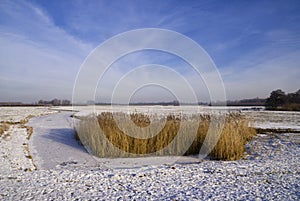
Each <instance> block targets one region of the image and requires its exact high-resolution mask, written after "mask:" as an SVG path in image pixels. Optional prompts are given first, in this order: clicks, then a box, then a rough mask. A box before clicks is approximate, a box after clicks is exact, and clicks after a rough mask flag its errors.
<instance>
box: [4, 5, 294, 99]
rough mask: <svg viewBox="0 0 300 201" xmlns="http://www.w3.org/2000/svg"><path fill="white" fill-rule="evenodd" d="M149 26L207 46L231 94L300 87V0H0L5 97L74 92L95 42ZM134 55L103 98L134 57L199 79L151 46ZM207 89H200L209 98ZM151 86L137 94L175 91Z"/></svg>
mask: <svg viewBox="0 0 300 201" xmlns="http://www.w3.org/2000/svg"><path fill="white" fill-rule="evenodd" d="M149 27H151V28H163V29H170V30H173V31H176V32H179V33H181V34H184V35H186V36H188V37H190V38H191V39H193V40H194V41H196V42H197V43H198V44H199V45H201V46H202V47H203V48H204V49H205V50H206V51H207V53H208V54H209V55H210V56H211V58H212V59H213V61H214V62H215V64H216V66H217V68H218V70H219V71H220V74H221V76H222V79H223V81H224V84H225V90H226V94H227V98H228V99H230V100H235V99H242V98H254V97H261V98H265V97H267V96H269V93H270V92H271V91H272V90H274V89H277V88H280V89H282V90H284V91H286V92H294V91H296V90H298V89H299V88H300V79H299V78H300V1H299V0H295V1H290V0H283V1H276V0H275V1H261V0H258V1H243V0H241V1H240V0H238V1H206V0H205V1H201V0H196V1H189V0H187V1H181V0H178V1H176V0H164V1H159V0H153V1H148V0H145V1H142V0H141V1H140V0H136V1H131V0H124V1H122V0H115V1H110V0H106V1H101V0H99V1H98V0H97V1H77V0H64V1H60V0H51V1H44V0H40V1H37V0H36V1H17V0H14V1H11V0H1V1H0V101H23V102H29V103H30V102H35V101H38V100H39V99H44V100H48V99H53V98H60V99H71V97H72V89H73V85H74V81H75V78H76V75H77V72H78V70H79V67H80V65H81V63H82V62H83V61H84V59H85V58H86V57H87V56H88V54H89V53H90V52H91V51H92V50H93V49H94V48H95V47H97V46H98V45H99V44H101V43H102V42H104V41H105V40H107V39H109V38H110V37H113V36H114V35H116V34H119V33H122V32H124V31H129V30H132V29H139V28H149ZM128 58H129V59H127V60H126V59H125V60H124V61H123V63H122V62H119V64H116V65H115V66H113V67H112V68H111V70H110V71H109V72H108V74H107V77H106V80H105V79H104V80H103V83H102V84H103V85H102V88H103V89H104V90H102V91H101V90H100V91H99V92H98V93H99V94H98V95H97V97H99V99H101V100H100V101H106V100H109V97H107V96H109V92H108V91H110V90H111V89H112V87H113V83H112V81H117V80H118V79H120V76H122V75H124V74H125V73H126V72H128V70H130V67H129V66H130V65H131V66H132V67H134V66H137V64H135V63H134V62H133V61H136V62H137V63H138V64H139V65H141V64H143V63H145V64H147V63H149V62H150V63H158V64H159V63H160V62H161V63H162V64H164V65H169V66H174V69H175V70H177V71H178V72H179V73H181V74H182V75H183V76H186V78H187V79H188V80H189V81H190V82H191V83H192V85H193V82H194V81H193V79H196V78H194V77H193V76H192V75H191V71H189V70H186V69H187V68H188V67H187V66H185V64H182V65H181V63H180V60H178V59H176V58H171V57H170V55H165V54H161V55H160V54H158V53H157V52H148V53H147V52H146V53H141V54H139V53H137V54H133V55H129V57H128ZM130 58H131V59H130ZM128 61H131V63H130V65H129V64H128ZM126 65H127V66H126ZM139 77H140V78H142V77H143V76H142V75H141V76H138V77H137V78H136V79H138V78H139ZM166 79H169V80H170V82H174V83H175V82H176V81H175V80H172V79H173V78H172V76H170V77H168V76H166ZM194 85H197V84H195V83H194ZM200 88H201V87H199V88H198V90H200V92H196V93H197V96H198V98H199V99H200V100H203V101H206V100H207V94H206V95H205V93H206V92H201V89H200ZM196 89H197V86H195V90H196ZM105 90H107V91H105ZM124 90H125V89H124ZM149 90H150V91H151V90H152V91H153V93H154V94H156V95H155V97H154V95H153V94H151V96H149V97H148V96H147V95H149V93H148V92H147V93H142V92H141V93H140V94H139V95H138V96H137V98H136V101H138V100H141V101H147V100H149V101H155V100H168V99H169V98H170V97H168V95H166V93H167V92H166V91H164V90H162V89H149ZM145 91H147V89H145ZM124 93H126V91H125V92H124ZM202 95H203V96H202Z"/></svg>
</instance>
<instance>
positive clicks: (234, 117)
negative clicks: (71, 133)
mask: <svg viewBox="0 0 300 201" xmlns="http://www.w3.org/2000/svg"><path fill="white" fill-rule="evenodd" d="M116 117H117V118H116ZM115 119H118V121H116V120H115ZM128 119H130V120H131V121H132V122H133V123H134V126H131V125H132V124H129V122H128ZM150 119H151V120H150ZM211 121H212V118H211V116H210V115H206V114H205V115H193V116H192V117H189V118H187V117H185V116H176V115H168V116H167V117H166V120H165V121H164V122H163V121H162V118H161V117H159V116H154V117H152V118H150V116H148V115H145V114H140V113H135V114H130V115H127V114H125V113H110V112H103V113H101V114H100V115H98V116H89V117H85V118H82V119H81V120H80V121H79V122H78V124H77V126H76V136H77V138H78V139H80V141H81V142H82V144H83V145H85V147H86V148H87V149H88V151H89V152H91V153H92V154H94V155H95V156H98V157H137V156H153V155H155V156H157V155H160V156H163V155H164V156H165V155H195V154H199V151H200V149H201V147H202V145H203V143H204V140H205V138H206V136H207V132H208V129H209V127H210V125H211V124H210V123H211ZM162 123H164V126H163V127H160V126H159V125H161V124H162ZM150 124H151V125H153V126H152V127H149V128H148V126H149V125H150ZM249 124H250V123H249V119H247V118H246V117H245V116H243V115H242V114H241V113H229V114H227V115H226V117H225V120H224V124H223V128H222V130H221V134H220V136H219V139H218V141H216V145H215V146H214V147H213V149H212V150H211V151H210V153H209V156H210V158H211V159H217V160H237V159H240V158H241V157H242V156H243V153H244V151H245V144H246V143H247V142H248V141H250V140H251V139H252V137H253V136H254V135H255V134H256V131H255V129H254V128H251V127H250V125H249ZM120 127H121V128H122V129H120ZM124 128H125V129H124ZM195 128H196V129H195ZM179 130H180V132H181V135H178V131H179ZM193 130H195V131H196V134H195V132H193ZM212 131H213V132H214V130H213V129H212ZM149 133H156V135H154V136H150V137H149ZM130 134H134V135H130ZM136 134H138V137H135V136H136ZM187 146H188V147H187Z"/></svg>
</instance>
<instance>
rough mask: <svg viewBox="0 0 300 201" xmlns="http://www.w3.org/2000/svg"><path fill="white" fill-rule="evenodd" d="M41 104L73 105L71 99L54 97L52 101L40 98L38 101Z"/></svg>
mask: <svg viewBox="0 0 300 201" xmlns="http://www.w3.org/2000/svg"><path fill="white" fill-rule="evenodd" d="M38 104H39V105H53V106H60V105H63V106H67V105H71V101H69V100H60V99H56V98H55V99H53V100H51V101H44V100H39V102H38Z"/></svg>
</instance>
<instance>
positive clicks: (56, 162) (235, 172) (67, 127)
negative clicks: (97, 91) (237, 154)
mask: <svg viewBox="0 0 300 201" xmlns="http://www.w3.org/2000/svg"><path fill="white" fill-rule="evenodd" d="M159 108H160V111H159V112H163V111H166V110H167V111H168V112H170V111H173V110H176V107H167V109H164V108H163V107H159ZM52 109H53V108H52ZM61 109H70V108H61ZM77 109H78V108H77ZM96 109H97V111H104V110H105V111H107V110H109V109H108V107H105V106H104V107H98V106H97V108H96ZM119 109H120V108H119ZM225 109H226V108H225ZM230 109H239V108H230ZM83 110H85V111H83ZM92 110H93V109H92ZM92 110H87V109H86V108H83V109H81V112H82V113H85V114H87V112H86V111H92ZM132 110H133V111H138V112H139V111H140V110H142V111H154V112H155V111H156V113H158V112H157V111H158V110H157V108H155V107H148V108H146V107H141V108H134V109H132ZM186 110H187V111H189V112H193V111H195V109H194V110H193V108H192V106H187V107H186ZM203 110H208V111H209V110H211V109H209V108H204V109H203ZM222 110H224V108H223V109H222ZM53 112H54V110H49V109H48V108H0V120H1V121H15V122H20V121H22V119H23V118H26V117H27V116H29V115H42V114H47V113H53ZM243 112H244V113H245V114H247V115H249V116H251V117H253V119H254V121H255V122H254V123H255V126H257V127H264V128H266V127H282V126H284V128H289V127H290V128H293V129H299V127H300V123H299V119H300V118H299V117H300V113H289V112H266V111H243ZM70 114H72V112H65V111H62V112H60V113H55V114H50V115H46V116H41V117H36V118H31V119H30V121H29V123H28V124H27V126H32V127H33V128H34V130H33V134H32V136H31V138H30V140H28V139H27V136H28V135H27V129H26V128H23V127H22V125H21V124H15V125H11V126H10V128H9V130H8V132H9V133H10V134H9V135H8V136H7V135H2V137H1V139H0V162H1V167H0V170H1V172H0V200H25V199H33V200H52V199H57V200H75V199H79V200H89V199H91V200H94V199H105V200H107V199H112V200H117V199H119V200H132V199H142V200H148V199H152V200H186V199H189V200H209V199H211V200H224V199H225V200H232V199H234V200H255V199H256V200H299V199H300V191H299V189H300V188H299V185H300V184H299V181H300V174H299V170H300V168H299V164H300V158H299V153H300V149H299V148H300V137H299V133H298V134H297V133H286V134H284V133H283V134H259V135H258V136H257V137H255V138H254V139H253V141H251V142H250V143H249V144H248V145H247V153H246V154H245V157H244V158H243V159H242V160H239V161H228V162H225V161H210V160H202V161H198V160H197V158H196V157H181V158H179V160H178V161H177V162H176V163H174V164H163V165H155V163H150V164H149V165H147V166H143V167H135V168H111V167H112V166H113V164H116V163H119V164H126V163H127V164H138V163H139V161H140V160H148V161H150V162H151V161H158V160H159V161H168V157H156V158H148V159H134V160H133V159H131V160H129V159H102V160H95V159H94V157H92V156H91V155H89V154H88V153H87V152H86V151H85V150H84V149H83V148H82V146H80V145H79V144H78V143H77V142H76V140H74V138H73V134H74V133H73V132H74V131H73V130H72V119H71V118H70ZM9 115H11V116H9ZM275 123H276V124H275ZM3 136H7V137H5V138H4V137H3ZM24 144H25V145H24ZM26 144H27V145H28V147H29V150H28V151H27V150H26V149H25V148H24V147H26V146H27V145H26ZM28 153H30V154H31V155H32V160H31V159H29V158H28V157H26V155H27V154H28ZM34 167H37V170H33V171H29V169H34Z"/></svg>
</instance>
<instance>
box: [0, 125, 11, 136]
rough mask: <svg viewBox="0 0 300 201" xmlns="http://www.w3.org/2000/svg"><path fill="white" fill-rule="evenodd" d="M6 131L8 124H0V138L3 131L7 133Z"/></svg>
mask: <svg viewBox="0 0 300 201" xmlns="http://www.w3.org/2000/svg"><path fill="white" fill-rule="evenodd" d="M8 129H9V124H7V123H0V137H1V135H2V134H3V133H4V131H7V130H8Z"/></svg>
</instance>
